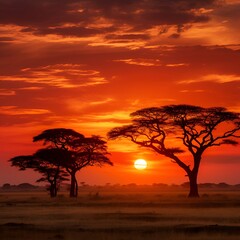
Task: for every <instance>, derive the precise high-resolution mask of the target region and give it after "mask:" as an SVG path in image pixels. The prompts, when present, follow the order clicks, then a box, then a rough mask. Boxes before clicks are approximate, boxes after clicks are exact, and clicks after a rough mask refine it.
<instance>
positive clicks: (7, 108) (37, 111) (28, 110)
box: [0, 106, 50, 116]
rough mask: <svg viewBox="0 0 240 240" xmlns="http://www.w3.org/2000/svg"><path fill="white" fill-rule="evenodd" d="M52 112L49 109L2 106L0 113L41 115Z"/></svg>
mask: <svg viewBox="0 0 240 240" xmlns="http://www.w3.org/2000/svg"><path fill="white" fill-rule="evenodd" d="M48 113H50V111H49V110H47V109H40V108H39V109H37V108H18V107H17V106H1V107H0V114H2V115H10V116H16V115H41V114H48Z"/></svg>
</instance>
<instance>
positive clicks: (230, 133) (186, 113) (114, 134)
mask: <svg viewBox="0 0 240 240" xmlns="http://www.w3.org/2000/svg"><path fill="white" fill-rule="evenodd" d="M131 117H132V124H131V125H127V126H123V127H117V128H114V129H112V130H111V131H110V132H109V133H108V136H109V138H110V139H117V138H127V139H130V140H131V141H132V142H134V143H136V144H137V145H139V146H141V147H144V148H148V149H151V150H153V151H155V152H157V153H158V154H160V155H164V156H166V157H168V158H170V159H171V160H172V161H173V162H174V163H176V164H177V165H178V166H179V167H181V168H182V169H183V170H184V171H185V172H186V175H187V176H188V178H189V182H190V192H189V195H188V196H189V197H199V193H198V185H197V177H198V172H199V167H200V163H201V160H202V155H203V153H204V152H205V150H207V149H208V148H210V147H213V146H221V145H223V144H231V145H236V144H237V143H238V142H237V141H236V140H234V138H235V139H236V138H239V137H240V135H239V130H240V114H239V113H234V112H230V111H227V110H226V109H225V108H222V107H213V108H203V107H198V106H191V105H168V106H163V107H155V108H146V109H141V110H139V111H136V112H134V113H132V114H131ZM169 138H177V139H181V142H182V144H183V146H185V149H186V150H187V151H189V153H190V154H191V155H192V164H191V165H188V164H187V163H186V162H184V161H183V160H182V159H181V157H180V156H179V154H180V153H182V152H184V149H182V148H179V147H178V146H176V147H173V146H170V147H169V142H168V141H167V140H168V139H169Z"/></svg>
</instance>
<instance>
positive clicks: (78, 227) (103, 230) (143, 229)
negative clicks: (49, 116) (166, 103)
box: [0, 190, 240, 240]
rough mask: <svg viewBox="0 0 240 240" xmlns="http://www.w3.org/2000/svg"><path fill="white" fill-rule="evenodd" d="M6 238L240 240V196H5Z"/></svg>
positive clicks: (0, 197)
mask: <svg viewBox="0 0 240 240" xmlns="http://www.w3.org/2000/svg"><path fill="white" fill-rule="evenodd" d="M0 209H1V210H0V239H1V240H5V239H6V240H8V239H14V240H21V239H24V240H26V239H29V240H40V239H41V240H42V239H64V240H74V239H90V240H91V239H94V240H95V239H96V240H108V239H109V240H110V239H111V240H120V239H124V240H125V239H126V240H128V239H129V240H130V239H134V240H143V239H144V240H146V239H153V240H155V239H169V240H172V239H173V240H182V239H193V240H198V239H199V240H200V239H204V240H205V239H206V240H208V239H214V240H215V239H217V240H225V239H228V240H235V239H238V238H239V236H240V193H239V192H236V191H232V192H216V193H214V192H208V193H207V194H204V197H201V198H200V199H187V198H186V197H185V193H184V192H181V191H179V192H175V193H173V192H161V193H160V194H159V193H156V192H125V193H121V192H105V191H104V190H103V191H102V192H100V193H99V194H95V193H91V194H90V193H88V192H82V193H81V194H80V196H79V198H78V199H70V198H68V195H67V193H61V194H60V195H59V197H57V198H56V199H50V198H49V197H48V196H47V195H46V193H43V192H28V193H24V192H18V193H13V192H11V193H6V192H5V193H0Z"/></svg>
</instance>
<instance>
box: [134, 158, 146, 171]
mask: <svg viewBox="0 0 240 240" xmlns="http://www.w3.org/2000/svg"><path fill="white" fill-rule="evenodd" d="M134 167H135V168H136V169H137V170H143V169H145V168H146V167H147V161H146V160H144V159H137V160H136V161H135V162H134Z"/></svg>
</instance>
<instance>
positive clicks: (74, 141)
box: [33, 128, 112, 197]
mask: <svg viewBox="0 0 240 240" xmlns="http://www.w3.org/2000/svg"><path fill="white" fill-rule="evenodd" d="M33 141H34V142H37V141H43V143H44V145H46V146H47V148H49V149H51V148H53V149H54V148H56V149H61V150H64V151H66V153H67V154H65V158H64V160H63V161H62V162H61V166H62V167H63V168H65V169H66V171H67V172H68V173H69V174H70V176H71V182H70V197H77V195H78V183H77V179H76V173H77V172H78V171H80V170H81V169H82V168H84V167H87V166H94V165H98V166H102V165H103V164H109V165H112V162H111V161H110V160H109V159H108V158H107V155H108V152H107V145H106V142H105V141H103V140H102V139H101V137H99V136H92V137H90V138H86V137H84V135H82V134H80V133H78V132H75V131H74V130H72V129H65V128H55V129H48V130H45V131H43V132H42V133H41V134H39V135H37V136H35V137H34V138H33Z"/></svg>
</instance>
